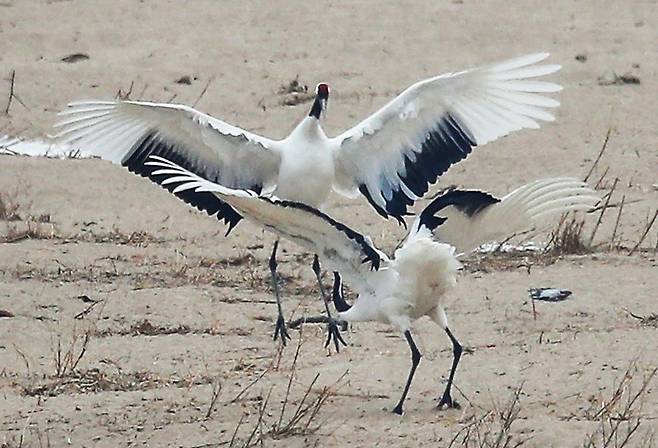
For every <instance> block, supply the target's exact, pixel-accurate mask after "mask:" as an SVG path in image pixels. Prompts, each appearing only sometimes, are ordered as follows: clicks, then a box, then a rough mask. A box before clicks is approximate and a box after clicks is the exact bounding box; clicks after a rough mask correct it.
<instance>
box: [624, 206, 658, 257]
mask: <svg viewBox="0 0 658 448" xmlns="http://www.w3.org/2000/svg"><path fill="white" fill-rule="evenodd" d="M656 217H658V209H656V213H654V214H653V218H651V221H649V224H647V226H646V227H645V228H644V232H643V233H642V236H641V237H640V240H639V241H638V242H637V244H636V245H635V246H633V248H632V249H631V250H630V252H628V255H629V256H630V255H633V253H634V252H635V251H636V250H637V248H638V247H640V244H642V243H643V242H644V239H645V238H646V237H647V235H648V234H649V231H650V230H651V227H653V224H654V223H655V222H656Z"/></svg>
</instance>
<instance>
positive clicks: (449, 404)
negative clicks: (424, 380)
mask: <svg viewBox="0 0 658 448" xmlns="http://www.w3.org/2000/svg"><path fill="white" fill-rule="evenodd" d="M437 408H438V409H461V406H460V404H459V403H457V402H456V401H455V400H453V399H452V397H451V396H450V393H447V392H444V394H443V396H442V397H441V400H439V404H438V405H437Z"/></svg>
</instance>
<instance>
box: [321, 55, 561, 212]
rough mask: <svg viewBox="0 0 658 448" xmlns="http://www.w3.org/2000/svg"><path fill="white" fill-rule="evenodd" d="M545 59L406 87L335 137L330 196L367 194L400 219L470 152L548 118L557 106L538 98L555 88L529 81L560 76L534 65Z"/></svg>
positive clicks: (523, 59) (552, 69)
mask: <svg viewBox="0 0 658 448" xmlns="http://www.w3.org/2000/svg"><path fill="white" fill-rule="evenodd" d="M547 57H548V53H538V54H532V55H527V56H523V57H520V58H516V59H511V60H508V61H504V62H500V63H497V64H493V65H490V66H486V67H481V68H477V69H473V70H468V71H462V72H458V73H449V74H445V75H441V76H437V77H434V78H430V79H426V80H423V81H420V82H418V83H416V84H414V85H412V86H411V87H409V88H407V89H406V90H405V91H404V92H402V93H401V94H400V95H399V96H397V97H396V98H395V99H393V100H392V101H391V102H389V103H388V104H387V105H385V106H384V107H383V108H381V109H380V110H378V111H377V112H375V113H374V114H373V115H371V116H370V117H368V118H367V119H365V120H364V121H362V122H361V123H359V124H358V125H357V126H355V127H353V128H352V129H350V130H348V131H346V132H345V133H343V134H341V135H339V136H338V137H336V138H335V140H336V141H337V143H338V144H337V145H336V146H337V147H339V150H338V151H337V153H336V154H335V159H336V182H335V184H334V189H335V190H336V191H337V192H339V193H343V194H353V192H354V190H355V189H357V188H360V189H361V190H362V192H363V190H364V189H365V190H367V193H368V194H369V195H370V197H371V198H370V199H371V203H374V204H373V205H374V206H375V207H376V208H377V207H379V208H380V209H381V210H379V211H380V213H382V211H385V213H383V214H386V213H388V214H392V215H396V214H397V213H400V214H404V213H401V212H406V206H408V205H411V203H412V202H413V201H414V200H416V199H417V198H418V197H421V196H422V195H423V194H424V193H425V192H426V191H427V188H428V187H427V185H428V184H432V183H434V182H435V181H436V179H437V176H439V175H440V174H442V173H443V172H444V171H445V170H447V169H448V167H449V166H450V165H451V164H453V163H456V162H458V161H459V160H461V159H463V158H464V157H466V156H467V154H468V153H469V152H470V151H471V147H473V146H475V145H478V146H479V145H483V144H485V143H487V142H490V141H492V140H495V139H497V138H500V137H502V136H505V135H507V134H509V133H510V132H513V131H517V130H520V129H524V128H538V127H539V123H538V121H552V120H553V119H554V117H553V115H552V114H551V113H549V112H548V111H547V110H546V109H549V108H554V107H557V106H558V105H559V102H558V101H556V100H554V99H552V98H549V97H546V96H544V95H542V94H544V93H552V92H557V91H559V90H561V87H560V86H559V85H557V84H553V83H550V82H544V81H537V80H534V79H533V78H536V77H541V76H545V75H548V74H551V73H554V72H556V71H558V70H559V69H560V66H559V65H536V64H537V63H538V62H540V61H542V60H544V59H546V58H547ZM405 159H406V160H405ZM409 170H412V171H413V172H411V173H410V172H409ZM419 176H420V177H423V179H419ZM364 194H366V193H364ZM407 198H408V199H407ZM405 201H406V203H407V204H406V206H404V205H403V204H402V203H403V202H405Z"/></svg>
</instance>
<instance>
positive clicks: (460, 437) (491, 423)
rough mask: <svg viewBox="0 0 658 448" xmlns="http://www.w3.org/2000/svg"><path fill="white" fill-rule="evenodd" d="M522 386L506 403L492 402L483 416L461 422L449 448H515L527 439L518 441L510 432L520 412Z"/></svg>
mask: <svg viewBox="0 0 658 448" xmlns="http://www.w3.org/2000/svg"><path fill="white" fill-rule="evenodd" d="M522 388H523V386H522V385H520V386H519V387H517V388H516V389H515V390H514V392H512V396H511V397H510V399H509V400H508V401H507V403H504V404H502V405H501V404H499V403H496V402H494V403H493V408H492V409H491V410H489V411H486V412H485V413H484V414H483V415H480V416H478V415H476V414H475V413H473V414H471V415H469V416H468V417H466V418H465V419H464V420H463V423H462V424H463V425H464V426H462V428H461V429H460V430H459V431H457V433H456V434H455V436H454V437H453V438H452V440H451V441H450V445H448V448H451V447H453V446H454V447H458V446H460V447H466V448H516V447H519V446H521V445H523V444H524V443H525V442H526V441H527V439H519V438H518V436H517V435H516V434H514V433H513V432H512V425H513V424H514V422H515V421H516V420H518V418H519V414H520V412H521V403H520V400H519V399H520V396H521V392H522Z"/></svg>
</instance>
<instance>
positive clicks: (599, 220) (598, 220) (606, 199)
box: [588, 177, 619, 247]
mask: <svg viewBox="0 0 658 448" xmlns="http://www.w3.org/2000/svg"><path fill="white" fill-rule="evenodd" d="M617 182H619V178H618V177H615V181H614V182H613V183H612V187H611V188H610V192H609V193H608V197H607V198H605V203H604V204H603V208H602V209H601V214H600V215H599V219H597V220H596V224H595V225H594V229H593V230H592V234H591V235H590V237H589V244H588V246H590V247H591V246H592V241H594V236H595V235H596V231H597V230H598V229H599V225H601V221H603V215H604V214H605V211H606V209H607V208H608V204H609V203H610V198H612V194H613V193H614V192H615V188H617Z"/></svg>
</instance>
